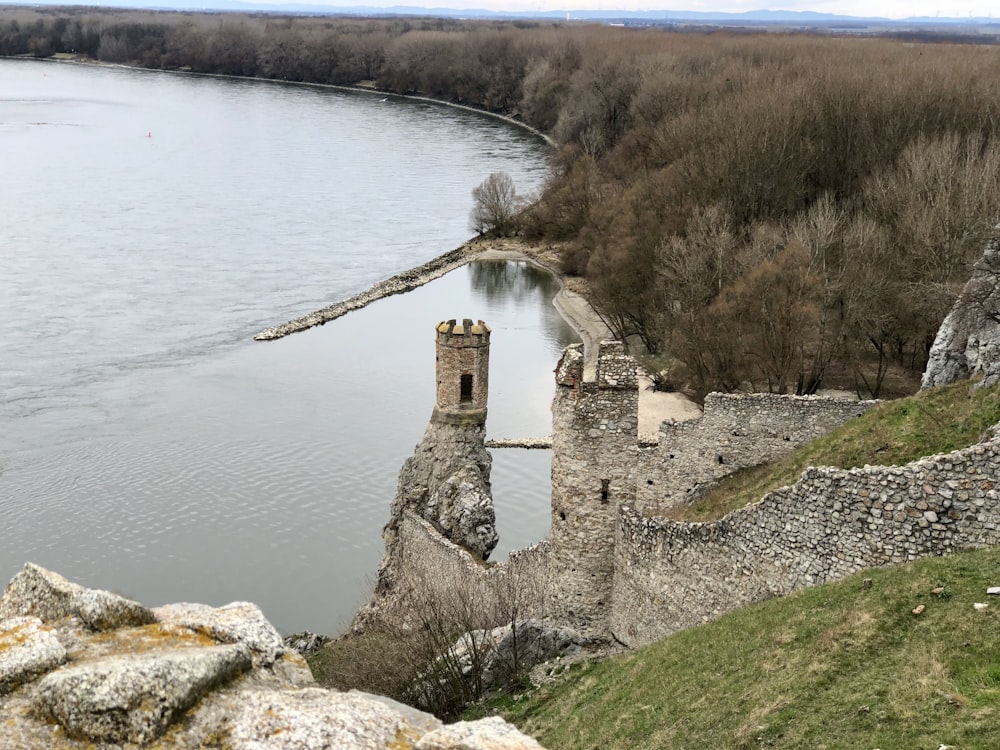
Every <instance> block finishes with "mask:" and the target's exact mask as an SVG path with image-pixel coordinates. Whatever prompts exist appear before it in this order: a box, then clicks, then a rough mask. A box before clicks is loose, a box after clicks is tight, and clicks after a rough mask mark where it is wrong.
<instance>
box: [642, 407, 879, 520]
mask: <svg viewBox="0 0 1000 750" xmlns="http://www.w3.org/2000/svg"><path fill="white" fill-rule="evenodd" d="M877 403H878V402H877V401H858V400H856V399H832V398H825V397H818V396H783V395H776V394H769V393H738V394H729V393H710V394H708V396H706V397H705V408H704V413H703V415H702V416H701V417H700V418H699V419H694V420H690V421H686V422H664V423H663V424H662V425H661V426H660V432H659V439H658V444H657V446H655V447H653V448H644V449H643V450H642V451H641V452H640V454H639V456H640V457H639V473H640V476H641V478H642V480H641V481H640V482H639V484H638V487H637V498H636V507H637V509H638V510H640V511H641V512H644V513H648V514H656V513H658V512H662V511H664V510H666V509H667V508H671V507H675V506H677V505H681V504H684V503H687V502H691V501H692V500H694V499H696V498H697V497H698V496H699V495H700V494H701V492H703V491H704V490H705V489H707V488H708V487H710V486H711V485H712V484H714V483H715V482H717V481H718V480H719V479H721V478H722V477H723V476H725V475H726V474H730V473H731V472H733V471H735V470H736V469H739V468H743V467H746V466H756V465H757V464H761V463H765V462H768V461H773V460H775V459H778V458H780V457H781V456H783V455H785V454H786V453H789V452H790V451H792V450H794V449H795V448H798V447H799V446H801V445H804V444H805V443H808V442H809V441H810V440H814V439H815V438H817V437H820V436H822V435H825V434H827V433H829V432H830V431H832V430H834V429H836V428H837V427H839V426H840V425H842V424H844V423H845V422H847V421H849V420H851V419H853V418H854V417H858V416H861V414H863V413H864V412H865V411H867V410H868V409H870V408H872V407H873V406H875V405H876V404H877Z"/></svg>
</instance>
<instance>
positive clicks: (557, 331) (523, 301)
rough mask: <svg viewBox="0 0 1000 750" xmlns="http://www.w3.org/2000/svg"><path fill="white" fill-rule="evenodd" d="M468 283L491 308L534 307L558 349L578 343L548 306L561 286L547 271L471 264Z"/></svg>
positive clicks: (516, 264)
mask: <svg viewBox="0 0 1000 750" xmlns="http://www.w3.org/2000/svg"><path fill="white" fill-rule="evenodd" d="M469 283H470V284H471V287H472V289H473V290H474V291H476V292H478V293H479V294H481V295H482V296H483V297H484V298H485V299H486V301H487V302H488V303H489V304H490V305H491V306H498V307H505V306H508V305H514V306H517V307H521V308H536V307H537V308H538V309H539V310H541V313H542V317H543V320H544V322H545V328H546V329H547V330H549V331H551V332H552V333H553V334H554V336H555V340H556V341H557V342H558V344H559V348H562V347H564V346H568V345H569V344H572V343H574V342H576V341H579V340H580V337H579V336H578V335H577V334H576V332H575V331H574V330H573V329H572V327H570V325H569V324H568V323H567V322H566V321H565V320H564V319H563V317H562V316H561V315H560V314H559V312H558V311H557V310H556V309H555V307H554V306H553V305H552V304H551V300H552V298H553V297H554V296H555V295H556V294H557V293H558V292H559V288H560V284H559V280H558V279H557V278H556V277H555V276H553V275H552V274H551V273H549V272H548V271H545V270H543V269H541V268H538V267H537V266H534V265H532V264H531V263H528V262H527V261H523V260H482V261H474V262H472V263H470V264H469ZM487 322H488V321H487Z"/></svg>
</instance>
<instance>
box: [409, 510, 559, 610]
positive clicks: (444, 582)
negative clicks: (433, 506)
mask: <svg viewBox="0 0 1000 750" xmlns="http://www.w3.org/2000/svg"><path fill="white" fill-rule="evenodd" d="M399 538H400V548H401V551H402V557H401V563H402V565H401V566H400V567H401V570H402V571H405V574H406V575H409V576H411V577H412V580H414V581H418V582H420V583H421V585H424V586H429V587H439V591H438V593H440V594H441V595H442V596H443V597H447V596H449V595H450V594H452V593H454V592H455V591H456V590H459V589H464V590H465V591H466V592H473V591H474V592H475V594H476V602H477V607H481V608H482V610H481V611H483V612H491V611H503V608H504V607H509V606H510V600H511V597H512V596H516V597H518V600H519V607H520V608H521V609H520V614H519V617H524V618H527V617H539V616H541V614H542V611H543V600H544V582H545V578H546V573H547V565H548V558H549V547H548V544H547V543H540V544H535V545H533V546H531V547H526V548H525V549H521V550H516V551H514V552H511V553H510V556H509V558H508V560H507V561H506V562H501V563H484V562H482V561H481V560H477V559H476V558H475V557H473V556H472V555H470V554H469V552H468V550H465V549H463V548H462V547H459V546H458V545H457V544H454V543H452V542H450V541H449V540H448V539H446V538H445V537H444V536H442V535H441V534H439V533H438V532H437V530H436V529H435V528H434V527H433V526H432V525H431V524H430V523H428V522H427V521H425V520H424V519H422V518H420V517H419V516H418V515H416V514H415V513H413V512H412V511H405V512H404V513H403V517H402V519H401V521H400V523H399ZM503 600H506V601H503Z"/></svg>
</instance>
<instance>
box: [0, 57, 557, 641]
mask: <svg viewBox="0 0 1000 750" xmlns="http://www.w3.org/2000/svg"><path fill="white" fill-rule="evenodd" d="M380 99H381V97H372V96H365V95H357V94H350V93H345V92H338V91H333V90H328V89H317V88H309V87H299V86H285V85H279V84H267V83H261V82H248V81H230V80H223V79H214V78H199V77H191V76H172V75H166V74H157V73H148V72H143V71H128V70H116V69H96V68H83V67H74V66H63V65H53V64H45V63H36V62H32V61H0V164H2V167H3V175H4V179H3V180H2V181H0V211H2V212H3V214H2V221H0V578H4V579H6V578H9V577H10V576H11V575H13V573H14V572H16V570H17V569H18V568H19V567H20V566H21V564H23V562H24V561H25V560H33V561H36V562H38V563H40V564H43V565H46V566H49V567H52V568H54V569H56V570H59V571H60V572H64V573H66V574H68V575H70V576H71V577H72V578H74V579H76V580H79V581H81V582H83V583H86V584H89V585H94V586H99V587H102V588H110V589H115V590H119V591H123V592H125V593H127V594H129V595H131V596H134V597H136V598H138V599H140V600H141V601H143V602H144V603H149V604H157V603H161V602H166V601H179V600H188V601H204V602H208V603H213V604H222V603H225V602H227V601H232V600H234V599H249V600H252V601H255V602H258V603H259V604H261V606H262V607H263V608H264V610H265V613H266V614H267V615H268V616H269V617H270V618H271V619H272V621H274V622H275V624H276V625H277V626H278V627H279V628H280V629H282V630H285V631H291V630H295V629H301V628H306V627H308V628H311V629H314V630H320V631H327V632H331V631H334V630H337V629H338V627H339V626H340V625H342V624H343V623H344V622H345V621H346V619H347V618H349V617H350V614H351V613H352V612H353V610H354V608H355V607H356V605H357V604H358V603H359V601H360V600H361V599H362V598H363V596H364V595H365V592H366V586H367V581H368V580H369V579H370V578H371V576H372V575H373V574H374V570H375V566H376V565H377V562H378V559H379V557H380V554H381V540H380V538H379V531H380V529H381V526H382V525H383V524H384V522H385V520H386V518H387V511H388V505H389V502H390V500H391V498H392V494H393V492H394V490H395V482H396V473H397V471H398V469H399V466H400V464H401V463H402V461H403V460H404V459H405V457H406V456H407V455H409V453H411V452H412V450H413V446H414V444H415V443H416V442H417V441H418V440H419V438H420V436H421V434H422V432H423V429H424V427H425V426H426V421H427V419H428V418H429V416H430V412H431V408H432V406H433V393H434V387H433V366H434V357H433V342H434V337H433V325H434V323H436V322H437V321H438V320H440V319H443V318H450V317H462V316H470V317H481V318H484V319H486V320H487V321H489V322H490V324H491V325H492V327H493V330H494V336H493V353H492V357H491V364H492V370H491V375H490V384H491V394H490V417H489V424H488V431H489V432H490V434H491V435H493V436H496V437H504V436H526V435H537V434H545V433H547V432H548V431H549V412H548V408H549V400H550V398H551V394H552V380H551V369H552V367H553V364H554V362H555V359H556V357H557V354H558V350H559V349H560V348H561V346H563V345H564V344H565V343H568V342H569V341H571V340H573V334H572V332H571V331H570V330H569V329H568V328H567V327H566V326H565V324H564V323H563V322H562V320H561V319H560V318H559V317H558V315H557V314H556V313H555V311H554V309H553V308H552V307H551V304H550V300H551V297H552V295H553V294H554V292H555V291H556V289H555V287H554V282H553V280H552V279H551V278H550V277H548V276H547V275H545V274H541V273H538V272H536V271H533V270H532V269H530V268H527V267H525V266H524V264H521V263H512V262H509V263H477V264H473V265H471V266H469V267H466V268H463V269H460V270H458V271H455V272H453V273H451V274H449V275H448V276H446V277H444V278H442V279H440V280H438V281H435V282H433V283H432V284H429V285H427V286H425V287H423V288H421V289H419V290H417V291H415V292H413V293H410V294H407V295H402V296H398V297H391V298H388V299H385V300H382V301H380V302H378V303H376V304H374V305H372V306H370V307H368V308H366V309H365V310H362V311H359V312H357V313H352V314H351V315H348V316H346V317H344V318H341V319H340V320H338V321H335V322H333V323H330V324H327V325H326V326H324V327H322V328H318V329H314V330H312V331H308V332H306V333H302V334H297V335H295V336H292V337H290V338H287V339H283V340H280V341H277V342H272V343H254V342H252V341H251V340H250V337H251V336H252V335H253V333H255V332H256V331H257V330H259V329H260V328H263V327H265V326H267V325H270V324H273V323H277V322H281V321H283V320H285V319H287V318H291V317H294V316H296V315H299V314H301V313H303V312H306V311H308V310H311V309H314V308H316V307H319V306H322V305H325V304H328V303H330V302H332V301H334V300H336V299H341V298H343V297H346V296H349V295H350V294H352V293H354V292H356V291H359V290H360V289H363V288H365V287H366V286H368V285H369V284H370V283H372V282H373V281H375V280H377V279H380V278H384V277H386V276H388V275H390V274H392V273H394V272H396V271H398V270H401V269H402V268H406V267H409V266H412V265H414V264H416V263H418V262H422V261H424V260H426V259H428V258H430V257H432V256H434V255H437V254H439V253H440V252H443V251H444V250H447V249H450V248H451V247H454V246H456V245H457V244H459V243H460V242H461V241H462V240H464V239H465V238H466V237H467V235H468V229H467V215H468V211H469V209H470V208H471V198H470V192H471V190H472V188H473V187H474V186H475V185H477V184H478V183H479V182H481V181H482V180H483V179H484V178H485V176H487V175H488V174H489V173H490V172H493V171H499V170H504V171H507V172H509V173H510V174H511V175H512V176H513V177H514V179H515V182H516V184H517V185H518V187H519V189H520V190H522V191H529V190H532V189H534V188H536V187H537V186H538V185H539V184H540V182H541V180H542V179H543V178H544V150H543V146H542V145H541V144H540V143H539V142H538V141H537V140H535V139H533V138H532V137H530V136H528V135H526V134H524V133H522V132H519V131H517V130H515V129H512V128H510V127H509V126H506V125H504V124H502V123H498V122H496V121H493V120H490V119H488V118H483V117H480V116H477V115H474V114H471V113H466V112H461V111H456V110H453V109H449V108H445V107H438V106H433V105H429V104H423V103H414V102H406V101H403V100H395V99H389V100H387V101H381V100H380ZM548 470H549V456H548V454H547V453H546V452H514V451H494V488H495V495H496V498H497V512H498V516H499V519H498V522H499V527H500V534H501V548H500V549H498V553H497V554H500V555H502V554H504V553H505V552H506V551H509V550H510V549H513V548H516V547H519V546H522V545H524V544H526V543H529V542H531V541H533V540H535V539H537V538H540V537H541V536H544V535H545V534H546V533H547V530H548V487H547V478H548Z"/></svg>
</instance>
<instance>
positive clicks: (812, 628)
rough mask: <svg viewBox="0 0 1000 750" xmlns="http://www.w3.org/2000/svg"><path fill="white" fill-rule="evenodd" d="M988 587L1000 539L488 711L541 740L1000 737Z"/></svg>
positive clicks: (701, 742) (757, 614) (793, 741)
mask: <svg viewBox="0 0 1000 750" xmlns="http://www.w3.org/2000/svg"><path fill="white" fill-rule="evenodd" d="M863 577H868V578H871V579H873V585H872V587H871V588H870V589H867V590H866V589H865V588H864V587H863V585H862V579H863ZM991 585H1000V550H995V549H993V550H984V551H976V552H967V553H964V554H961V555H956V556H953V557H950V558H932V559H924V560H921V561H918V562H915V563H911V564H908V565H904V566H896V567H893V568H884V569H878V570H874V571H869V572H867V573H864V574H861V575H857V576H854V577H851V578H849V579H846V580H844V581H841V582H839V583H835V584H828V585H825V586H821V587H816V588H812V589H807V590H805V591H802V592H799V593H797V594H794V595H792V596H788V597H783V598H778V599H772V600H770V601H767V602H764V603H762V604H759V605H754V606H752V607H748V608H745V609H742V610H738V611H735V612H732V613H730V614H728V615H726V616H724V617H722V618H720V619H719V620H717V621H715V622H713V623H709V624H707V625H703V626H700V627H697V628H692V629H689V630H686V631H683V632H680V633H677V634H675V635H673V636H671V637H669V638H666V639H664V640H662V641H660V642H658V643H655V644H653V645H651V646H649V647H647V648H645V649H642V650H639V651H635V652H632V653H630V654H628V655H626V656H623V657H617V658H613V659H609V660H606V661H603V662H599V663H592V664H589V665H585V666H579V667H575V668H573V669H572V670H571V671H570V674H569V676H568V677H567V678H566V679H565V680H564V681H562V682H560V683H558V684H556V685H554V686H551V687H546V688H542V689H539V690H537V691H536V692H534V693H531V694H527V695H524V696H522V697H521V698H520V699H518V700H513V701H512V700H510V699H509V698H507V699H505V700H503V701H502V702H500V703H498V704H496V705H495V706H491V707H488V708H493V709H495V710H499V711H500V712H501V713H502V714H503V715H505V717H506V718H507V719H508V720H510V721H512V722H514V723H515V724H517V725H518V726H519V727H520V728H521V729H522V731H525V732H527V733H529V734H532V735H534V736H535V737H537V738H538V739H539V741H540V742H541V743H542V744H543V745H544V746H545V747H546V748H548V749H549V750H560V749H561V748H566V750H570V749H572V750H587V749H588V748H595V749H596V748H609V749H612V750H613V749H614V748H622V750H626V749H627V750H643V749H645V748H648V749H649V750H653V749H654V748H655V749H657V750H659V749H660V748H671V750H684V749H685V748H692V750H694V749H697V750H702V749H703V748H713V749H715V748H739V749H741V750H742V749H744V748H810V749H811V750H812V749H815V750H819V749H822V748H862V749H867V750H872V748H880V749H881V750H893V749H899V750H904V749H905V750H912V749H913V748H929V749H930V750H936V749H937V748H938V746H939V745H940V744H946V745H951V746H953V747H955V748H959V749H960V750H972V749H977V750H978V749H979V748H982V749H983V750H986V749H987V748H1000V599H998V598H996V597H987V596H986V588H987V587H988V586H991ZM938 587H942V588H943V590H942V591H941V592H940V593H933V592H934V590H935V589H937V588H938ZM988 599H992V601H991V603H990V607H989V608H988V609H987V610H984V611H976V610H975V609H974V608H973V603H974V602H985V601H987V600H988ZM920 604H923V605H924V606H925V607H926V609H925V610H924V611H923V613H922V614H919V615H915V614H913V609H914V608H915V607H917V606H918V605H920Z"/></svg>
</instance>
